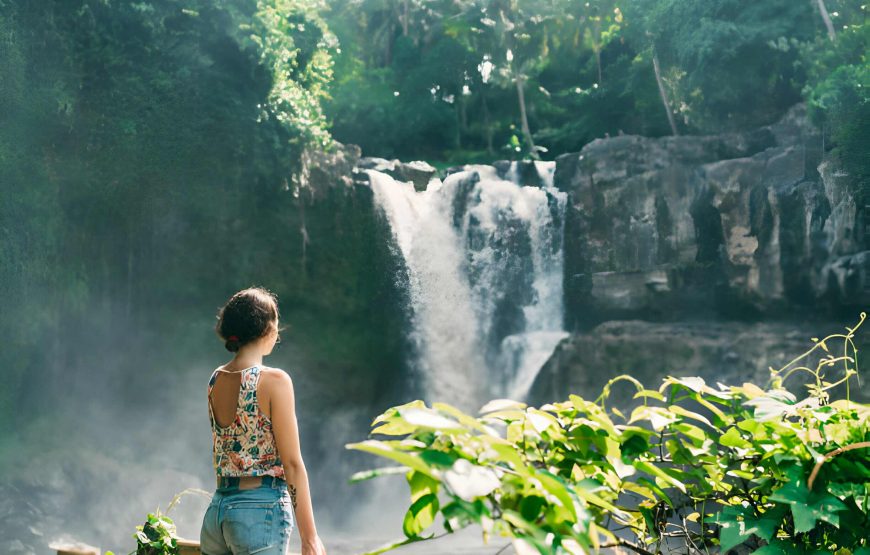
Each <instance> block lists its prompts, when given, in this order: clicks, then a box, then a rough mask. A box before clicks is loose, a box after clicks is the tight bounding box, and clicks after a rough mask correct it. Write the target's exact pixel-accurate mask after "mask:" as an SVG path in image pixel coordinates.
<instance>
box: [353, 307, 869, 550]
mask: <svg viewBox="0 0 870 555" xmlns="http://www.w3.org/2000/svg"><path fill="white" fill-rule="evenodd" d="M865 318H866V314H865V313H862V314H861V320H860V321H859V322H858V324H857V325H856V326H855V327H853V328H848V327H847V328H846V333H844V334H832V335H829V336H828V337H825V338H824V339H822V340H821V341H820V340H818V339H816V338H813V341H814V345H813V347H812V348H810V349H809V350H808V351H807V352H805V353H803V354H802V355H800V356H798V357H797V358H795V359H794V360H792V361H791V362H789V363H788V364H787V365H785V366H784V367H782V368H780V369H779V370H774V369H771V382H770V384H769V387H768V388H767V389H762V388H760V387H758V386H756V385H753V384H749V383H746V384H743V385H741V386H726V385H722V384H717V385H716V387H713V386H710V385H708V384H706V383H705V382H704V380H702V379H701V378H691V377H690V378H675V377H669V378H667V379H665V380H663V382H662V384H661V385H660V387H659V388H658V389H654V390H650V389H645V388H644V386H643V385H642V384H640V383H639V382H638V381H637V380H635V379H634V378H631V377H630V376H620V377H618V378H616V379H614V380H611V381H610V382H609V383H608V384H607V386H606V387H605V388H604V390H603V392H602V394H601V395H600V396H599V397H598V399H596V400H595V401H589V400H586V399H583V398H581V397H579V396H577V395H571V396H570V397H569V399H568V400H567V401H563V402H558V403H551V404H546V405H544V406H542V407H540V408H536V407H530V406H526V405H525V404H523V403H520V402H516V401H512V400H506V399H498V400H493V401H490V402H489V403H487V404H486V405H485V406H484V407H483V408H481V410H480V413H481V416H479V417H476V418H475V417H472V416H470V415H467V414H464V413H463V412H461V411H459V410H458V409H456V408H454V407H451V406H449V405H447V404H444V403H437V402H436V403H433V404H432V406H431V407H430V406H426V405H425V404H424V403H423V402H422V401H413V402H411V403H408V404H405V405H401V406H396V407H392V408H390V409H388V410H387V411H385V412H384V413H383V414H381V415H380V416H378V417H377V418H376V419H375V420H374V422H373V423H372V426H373V429H372V434H373V435H377V436H380V437H382V438H383V439H375V438H371V439H368V440H366V441H363V442H359V443H354V444H349V445H348V448H351V449H355V450H360V451H365V452H369V453H372V454H375V455H377V456H379V457H382V458H384V459H387V460H389V461H390V462H392V463H395V464H398V465H399V466H397V467H388V468H387V469H382V470H381V471H379V472H366V473H360V474H358V475H355V476H354V477H353V478H352V480H361V479H368V478H372V477H375V476H379V475H384V474H393V473H396V472H401V471H404V472H405V475H406V478H407V481H408V484H409V487H410V492H411V505H410V507H409V509H408V512H407V514H406V516H405V523H404V526H403V529H404V532H405V535H406V538H405V539H404V540H402V541H400V542H397V543H394V544H391V545H388V546H384V547H383V548H381V549H380V550H377V551H373V552H372V553H379V552H383V551H387V550H389V549H392V548H394V547H396V546H398V545H403V544H406V543H412V542H416V541H421V540H424V539H430V538H432V537H434V536H433V535H432V534H430V535H428V536H425V535H424V533H425V532H426V531H427V529H429V528H430V527H431V526H432V525H433V524H434V522H435V518H434V515H435V514H436V513H440V515H441V516H442V517H443V521H444V522H443V524H444V527H445V529H446V533H450V532H453V531H455V530H457V529H460V528H463V527H466V526H469V525H471V524H479V525H480V526H481V527H482V529H483V534H484V540H487V538H489V537H490V536H493V535H498V536H506V537H509V538H511V540H512V541H513V543H514V545H515V547H516V548H517V550H518V552H521V553H524V552H530V551H531V552H535V551H537V552H539V553H583V552H585V551H584V550H586V551H596V552H597V551H598V550H600V549H602V548H604V547H608V546H610V547H613V546H623V547H628V548H630V549H631V550H633V551H635V552H638V553H659V552H660V549H661V548H662V546H663V543H664V542H665V541H666V540H668V539H669V540H674V539H679V540H681V541H683V542H685V545H686V547H687V548H691V549H694V550H695V551H702V550H704V549H706V548H709V547H714V546H718V548H719V549H720V552H722V553H726V552H727V551H728V550H730V549H732V548H736V547H738V546H741V547H742V548H746V549H749V550H752V552H753V553H761V554H774V553H783V554H784V553H822V552H825V553H829V552H837V553H841V554H843V555H845V554H852V553H855V554H857V553H866V552H867V550H868V549H870V545H868V543H867V542H868V540H867V536H866V533H865V531H866V529H867V526H868V525H870V456H868V451H867V449H868V448H870V406H867V405H861V404H857V403H854V402H851V401H850V400H849V395H848V384H849V382H850V379H851V378H853V377H854V376H855V375H856V373H857V367H858V365H857V349H856V348H855V344H854V342H853V338H854V335H855V332H856V330H857V329H858V328H859V327H860V326H861V324H862V323H863V321H864V319H865ZM838 344H841V345H838ZM835 351H836V352H835ZM810 361H815V362H816V365H815V368H812V367H811V366H809V365H808V364H809V363H810ZM835 366H837V367H841V368H842V374H841V375H839V376H837V377H836V378H833V379H832V378H830V377H828V374H829V373H830V369H831V368H833V367H835ZM799 373H802V374H806V375H809V376H811V377H812V378H811V380H810V381H809V383H808V384H807V388H806V392H807V393H808V394H807V395H806V396H805V397H803V398H800V399H799V398H798V396H796V395H795V394H794V393H792V392H791V391H789V390H788V389H785V382H786V381H789V380H790V379H791V377H792V376H794V375H796V374H799ZM621 382H628V383H630V384H632V385H633V386H634V387H635V388H636V390H637V392H636V394H635V396H634V397H635V399H637V400H638V403H637V405H636V406H634V407H633V408H632V410H630V411H621V410H619V409H618V408H616V407H610V408H608V406H607V400H608V398H609V395H610V391H611V389H612V388H613V387H614V386H616V385H617V384H619V383H621ZM844 387H845V388H846V389H845V398H839V399H836V400H832V399H831V392H833V391H842V390H843V388H844ZM617 530H628V531H630V532H631V533H632V534H633V536H634V537H633V538H626V537H625V534H623V533H619V534H618V533H617ZM524 549H525V551H524Z"/></svg>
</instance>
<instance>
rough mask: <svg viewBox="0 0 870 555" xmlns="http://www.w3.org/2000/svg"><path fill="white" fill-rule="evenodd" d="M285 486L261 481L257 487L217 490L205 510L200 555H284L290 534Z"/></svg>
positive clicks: (276, 482)
mask: <svg viewBox="0 0 870 555" xmlns="http://www.w3.org/2000/svg"><path fill="white" fill-rule="evenodd" d="M293 525H294V523H293V509H292V500H291V498H290V493H289V492H288V491H287V482H285V481H283V480H271V479H270V480H265V479H264V480H263V483H262V484H260V486H259V487H256V488H252V489H239V486H238V485H234V486H228V487H223V488H217V489H216V490H215V492H214V495H213V496H212V499H211V503H209V506H208V508H207V509H206V510H205V516H203V519H202V528H201V529H200V532H199V545H200V550H201V552H202V555H252V554H254V553H256V554H257V555H285V554H286V553H288V549H289V543H290V534H291V533H292V532H293Z"/></svg>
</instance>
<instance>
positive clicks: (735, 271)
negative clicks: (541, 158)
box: [554, 105, 870, 329]
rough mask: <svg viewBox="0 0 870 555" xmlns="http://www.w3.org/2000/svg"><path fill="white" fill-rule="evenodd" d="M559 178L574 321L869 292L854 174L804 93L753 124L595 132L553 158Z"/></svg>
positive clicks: (748, 313)
mask: <svg viewBox="0 0 870 555" xmlns="http://www.w3.org/2000/svg"><path fill="white" fill-rule="evenodd" d="M554 184H555V186H556V187H558V188H559V189H561V190H563V191H566V192H568V193H569V195H570V197H569V209H568V212H567V214H566V227H565V296H566V323H567V325H568V326H569V327H570V328H573V329H577V328H580V329H583V328H588V327H590V326H593V325H595V324H596V323H599V322H601V321H605V320H610V319H624V318H642V319H650V320H674V319H681V318H685V317H726V318H735V319H756V318H762V317H767V316H790V315H793V314H795V313H796V311H802V310H806V309H816V310H822V311H823V312H825V311H826V312H827V313H828V314H829V315H837V316H839V315H841V314H845V315H848V316H850V317H851V316H853V315H854V314H856V310H857V307H860V306H861V305H863V304H866V302H867V301H868V300H870V295H868V290H867V288H865V287H864V283H865V282H867V280H866V278H865V276H868V275H870V272H868V269H870V268H868V266H867V261H868V258H870V257H868V256H866V255H864V254H861V253H862V252H863V251H865V250H866V249H867V243H866V242H865V240H864V237H863V236H862V235H861V233H859V231H860V230H859V228H861V227H863V225H862V218H861V213H860V211H859V207H858V206H857V205H856V201H855V199H854V198H853V196H852V195H851V193H850V190H851V189H852V187H853V186H852V185H851V184H850V183H849V178H848V176H845V175H843V174H842V173H841V172H838V171H837V169H836V163H835V162H833V161H831V160H828V159H826V158H824V157H823V153H822V140H821V136H820V135H819V134H818V132H817V131H816V130H815V129H814V128H813V127H812V126H811V125H810V124H809V123H807V120H806V115H805V108H804V106H803V105H796V106H795V107H793V108H792V109H791V110H790V111H789V112H788V113H787V114H786V115H785V116H784V117H783V118H782V119H781V120H780V121H779V122H777V123H775V124H772V125H769V126H765V127H763V128H760V129H756V130H754V131H751V132H746V133H730V134H722V135H711V136H685V137H661V138H645V137H639V136H633V135H624V136H619V137H613V138H609V139H598V140H595V141H593V142H591V143H589V144H588V145H586V146H585V147H584V148H583V150H582V151H581V152H579V153H571V154H564V155H562V156H559V157H558V158H557V159H556V172H555V177H554ZM838 310H839V312H838Z"/></svg>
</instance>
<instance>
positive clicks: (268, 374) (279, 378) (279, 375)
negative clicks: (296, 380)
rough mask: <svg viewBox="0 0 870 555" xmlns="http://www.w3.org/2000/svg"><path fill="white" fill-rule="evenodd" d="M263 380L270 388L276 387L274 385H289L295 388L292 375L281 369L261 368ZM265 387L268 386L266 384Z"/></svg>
mask: <svg viewBox="0 0 870 555" xmlns="http://www.w3.org/2000/svg"><path fill="white" fill-rule="evenodd" d="M261 378H262V379H264V381H265V382H266V383H267V384H269V386H274V385H278V384H280V385H283V386H285V387H286V386H287V385H290V387H292V386H293V380H292V379H290V374H288V373H287V372H285V371H284V370H282V369H281V368H273V367H270V366H263V367H262V368H261ZM264 385H266V384H264Z"/></svg>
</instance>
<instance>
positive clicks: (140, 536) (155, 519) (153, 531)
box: [106, 488, 211, 555]
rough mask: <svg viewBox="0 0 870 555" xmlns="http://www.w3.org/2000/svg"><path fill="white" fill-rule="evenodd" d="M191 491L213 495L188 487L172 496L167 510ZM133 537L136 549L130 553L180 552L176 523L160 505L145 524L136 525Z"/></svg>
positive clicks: (110, 554)
mask: <svg viewBox="0 0 870 555" xmlns="http://www.w3.org/2000/svg"><path fill="white" fill-rule="evenodd" d="M189 493H197V494H200V495H205V496H206V497H208V496H210V495H211V494H210V493H209V492H207V491H205V490H201V489H199V488H187V489H186V490H184V491H181V492H179V493H177V494H176V495H175V497H173V498H172V501H170V502H169V507H168V508H167V509H166V512H167V513H168V512H169V511H171V510H172V507H174V506H175V505H176V504H177V503H178V502H179V501H180V500H181V497H182V496H184V495H186V494H189ZM133 539H135V540H136V549H134V550H133V551H131V552H130V553H129V554H128V555H178V553H179V550H178V540H179V539H180V538H179V536H178V531H177V530H176V528H175V523H174V522H173V521H172V519H171V518H169V517H168V516H166V514H163V513H161V512H160V507H157V510H156V511H155V512H153V513H148V516H147V517H146V519H145V523H144V524H141V525H138V526H136V533H134V534H133ZM106 555H114V553H113V552H112V551H106Z"/></svg>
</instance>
